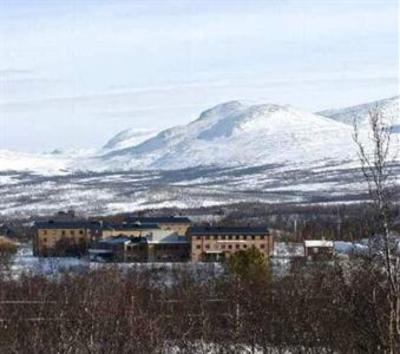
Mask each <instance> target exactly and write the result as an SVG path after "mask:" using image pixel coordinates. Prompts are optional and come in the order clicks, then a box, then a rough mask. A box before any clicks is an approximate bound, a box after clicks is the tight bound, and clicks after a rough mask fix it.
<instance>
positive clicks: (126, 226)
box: [103, 222, 160, 231]
mask: <svg viewBox="0 0 400 354" xmlns="http://www.w3.org/2000/svg"><path fill="white" fill-rule="evenodd" d="M155 229H160V227H159V226H158V225H157V224H154V223H152V224H150V223H149V224H141V223H136V222H122V223H107V224H105V225H104V226H103V230H118V231H124V230H155Z"/></svg>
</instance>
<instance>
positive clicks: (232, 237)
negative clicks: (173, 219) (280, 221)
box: [196, 235, 265, 240]
mask: <svg viewBox="0 0 400 354" xmlns="http://www.w3.org/2000/svg"><path fill="white" fill-rule="evenodd" d="M202 238H204V239H206V240H256V239H257V240H264V239H265V235H259V236H256V235H229V236H225V235H220V236H218V235H215V236H196V240H201V239H202Z"/></svg>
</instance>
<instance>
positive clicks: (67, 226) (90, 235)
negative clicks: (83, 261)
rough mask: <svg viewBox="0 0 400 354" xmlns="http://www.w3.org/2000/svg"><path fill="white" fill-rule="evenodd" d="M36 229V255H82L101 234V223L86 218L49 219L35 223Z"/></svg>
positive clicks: (34, 249)
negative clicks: (71, 219)
mask: <svg viewBox="0 0 400 354" xmlns="http://www.w3.org/2000/svg"><path fill="white" fill-rule="evenodd" d="M35 231H36V232H35V238H34V241H33V252H34V254H35V255H37V256H66V255H81V254H83V253H85V252H86V250H87V248H88V245H89V243H90V242H91V241H93V240H95V239H96V238H98V237H99V235H100V234H101V224H100V223H98V222H89V221H86V220H82V221H80V220H73V221H66V220H49V221H42V222H37V223H35Z"/></svg>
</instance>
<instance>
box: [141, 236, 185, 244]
mask: <svg viewBox="0 0 400 354" xmlns="http://www.w3.org/2000/svg"><path fill="white" fill-rule="evenodd" d="M146 240H147V243H148V244H160V243H162V244H186V243H189V241H188V239H187V238H186V236H182V235H178V234H176V233H172V234H164V235H152V236H147V237H146Z"/></svg>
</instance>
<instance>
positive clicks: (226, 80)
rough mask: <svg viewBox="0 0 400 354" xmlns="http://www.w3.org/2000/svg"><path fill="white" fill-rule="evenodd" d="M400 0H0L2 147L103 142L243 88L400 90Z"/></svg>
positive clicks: (347, 99) (252, 95) (331, 98)
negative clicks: (122, 131)
mask: <svg viewBox="0 0 400 354" xmlns="http://www.w3.org/2000/svg"><path fill="white" fill-rule="evenodd" d="M398 22H399V21H398V5H397V1H395V0H390V1H389V0H313V1H312V0H304V1H303V0H297V1H295V0H265V1H263V0H259V1H251V0H250V1H249V0H242V1H239V0H236V1H235V0H229V1H228V0H214V1H207V0H201V1H200V0H199V1H196V0H187V1H184V0H181V1H173V0H160V1H151V0H150V1H149V0H146V1H144V0H143V1H138V0H131V1H129V0H109V1H105V0H103V1H101V0H87V1H84V0H76V1H71V0H70V1H66V0H65V1H62V0H59V1H56V0H53V1H50V0H47V1H45V0H26V1H21V0H8V1H5V0H0V149H16V150H21V151H44V150H51V149H54V148H66V147H72V146H82V147H97V146H99V145H102V144H104V142H105V141H106V140H107V139H108V138H109V137H111V136H112V135H113V134H115V133H117V132H118V131H120V130H123V129H126V128H148V129H156V130H158V129H162V128H166V127H170V126H172V125H176V124H184V123H186V122H188V121H190V120H192V119H194V118H196V117H197V116H198V115H199V113H200V111H202V110H204V109H207V108H209V107H210V106H212V105H215V104H218V103H221V102H224V101H228V100H232V99H244V100H251V101H256V102H273V103H283V104H286V103H289V104H293V105H296V106H299V107H302V108H305V109H308V110H312V111H317V110H320V109H326V108H335V107H340V106H345V105H351V104H357V103H363V102H366V101H371V100H375V99H380V98H385V97H390V96H394V95H396V94H398V84H399V80H398V70H399V65H398V50H399V45H398V40H399V38H398Z"/></svg>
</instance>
